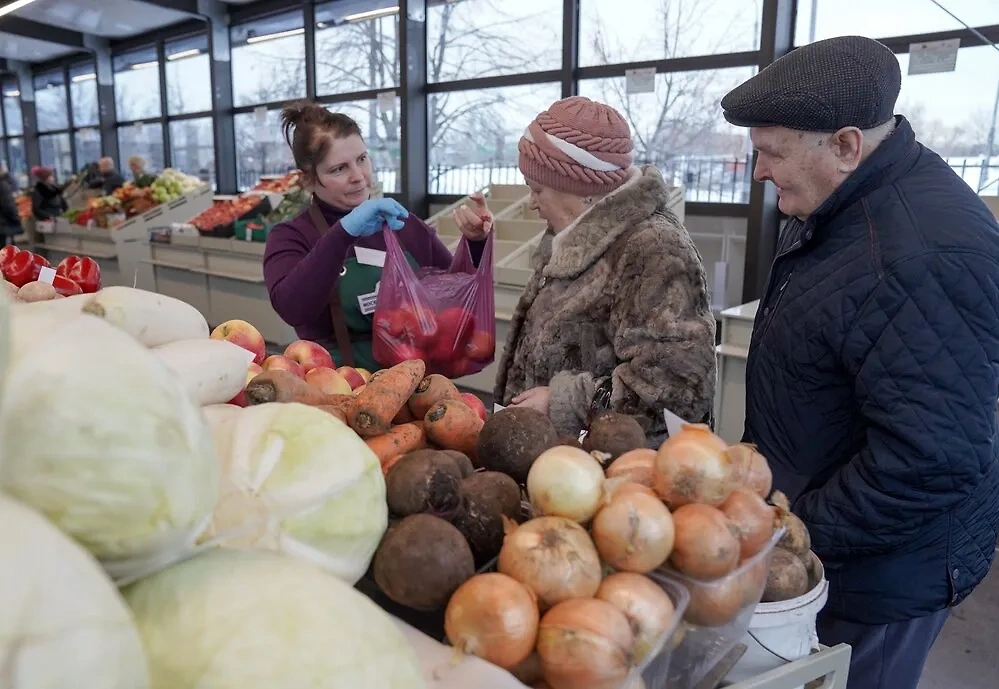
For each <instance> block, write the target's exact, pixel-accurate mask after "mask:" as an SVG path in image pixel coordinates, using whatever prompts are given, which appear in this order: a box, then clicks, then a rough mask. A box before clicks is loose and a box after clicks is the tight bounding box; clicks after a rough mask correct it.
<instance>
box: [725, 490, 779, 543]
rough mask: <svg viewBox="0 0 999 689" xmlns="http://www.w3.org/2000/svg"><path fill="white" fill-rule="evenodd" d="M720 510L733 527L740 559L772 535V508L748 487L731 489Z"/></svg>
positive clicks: (766, 541) (767, 540)
mask: <svg viewBox="0 0 999 689" xmlns="http://www.w3.org/2000/svg"><path fill="white" fill-rule="evenodd" d="M721 511H722V514H724V515H725V517H726V518H728V521H729V524H731V525H732V527H733V528H734V529H735V533H736V538H738V539H739V557H740V558H742V559H746V558H750V557H752V556H753V555H756V553H758V552H760V550H762V549H763V546H765V545H766V544H767V543H768V542H769V541H770V539H771V538H772V537H773V535H774V511H773V508H772V507H770V505H768V504H767V503H766V502H765V501H764V500H763V498H761V497H760V496H759V495H757V494H756V493H754V492H753V491H751V490H750V489H749V488H743V487H742V486H739V487H738V488H736V489H735V490H733V491H732V494H731V495H730V496H728V500H726V501H725V502H724V503H722V506H721Z"/></svg>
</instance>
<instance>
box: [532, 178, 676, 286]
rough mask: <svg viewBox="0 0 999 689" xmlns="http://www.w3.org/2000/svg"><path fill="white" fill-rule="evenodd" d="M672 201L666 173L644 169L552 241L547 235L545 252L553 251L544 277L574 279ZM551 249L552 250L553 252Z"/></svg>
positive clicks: (589, 209)
mask: <svg viewBox="0 0 999 689" xmlns="http://www.w3.org/2000/svg"><path fill="white" fill-rule="evenodd" d="M667 198H668V194H667V187H666V182H665V180H664V179H663V176H662V173H660V172H659V170H658V169H656V168H655V167H653V166H651V165H645V166H642V167H641V168H640V169H639V170H637V171H636V174H635V175H634V176H633V177H632V178H631V179H629V180H628V181H627V182H625V183H624V184H623V185H622V186H621V187H619V188H618V189H616V190H614V191H613V192H612V193H610V194H608V195H607V196H605V197H604V198H602V199H600V200H599V201H598V202H597V203H595V204H593V205H592V206H591V207H590V208H588V209H586V211H585V212H584V213H583V214H582V215H580V216H579V217H578V218H576V220H575V221H573V223H572V224H571V225H569V226H568V227H567V228H565V229H564V230H562V231H561V232H559V233H558V234H557V235H554V236H553V237H552V238H551V239H549V237H548V236H547V235H546V236H545V238H544V240H543V242H542V245H541V247H539V249H540V250H541V251H542V252H546V250H550V251H551V259H550V260H549V261H548V264H547V265H546V266H545V268H544V273H543V274H544V276H545V277H549V278H556V279H568V278H574V277H576V276H578V275H580V274H581V273H582V272H583V271H585V270H586V269H587V268H589V267H590V266H592V265H593V264H594V263H595V262H596V261H597V259H599V258H600V257H601V256H603V255H604V253H606V251H607V249H609V248H610V246H611V245H612V244H613V243H614V242H615V241H616V240H617V239H618V238H619V237H620V236H621V235H623V234H624V233H625V232H627V231H628V230H630V229H631V228H633V227H634V226H636V225H638V224H639V223H641V222H644V221H646V220H648V219H649V217H651V216H652V215H653V214H654V213H656V212H660V211H664V210H666V208H667V207H666V200H667ZM549 246H550V249H549Z"/></svg>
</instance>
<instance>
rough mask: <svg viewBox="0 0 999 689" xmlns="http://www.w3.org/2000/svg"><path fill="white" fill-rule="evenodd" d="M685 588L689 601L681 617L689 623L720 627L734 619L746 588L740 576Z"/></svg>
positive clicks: (743, 602)
mask: <svg viewBox="0 0 999 689" xmlns="http://www.w3.org/2000/svg"><path fill="white" fill-rule="evenodd" d="M687 590H689V591H690V603H689V604H688V605H687V611H686V612H685V613H684V615H683V619H684V620H685V621H687V622H689V623H690V624H696V625H699V626H702V627H720V626H722V625H724V624H728V623H729V622H731V621H732V620H734V619H735V618H736V616H737V615H738V614H739V612H740V611H741V610H742V609H743V607H744V606H745V605H746V602H745V591H746V589H745V587H744V582H743V580H742V578H740V577H725V578H724V579H720V580H718V581H712V582H710V583H697V584H693V585H690V586H688V587H687ZM762 593H763V590H762V589H760V594H762Z"/></svg>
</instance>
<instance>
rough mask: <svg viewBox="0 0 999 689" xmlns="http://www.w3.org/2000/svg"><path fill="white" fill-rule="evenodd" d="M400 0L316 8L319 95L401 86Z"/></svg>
mask: <svg viewBox="0 0 999 689" xmlns="http://www.w3.org/2000/svg"><path fill="white" fill-rule="evenodd" d="M397 5H398V0H346V2H344V1H340V2H332V3H327V4H325V5H317V6H316V89H317V90H318V92H319V94H320V95H324V94H337V93H353V92H355V91H368V90H372V89H386V88H392V87H394V86H398V84H399V53H398V47H399V41H398V26H399V8H398V7H397Z"/></svg>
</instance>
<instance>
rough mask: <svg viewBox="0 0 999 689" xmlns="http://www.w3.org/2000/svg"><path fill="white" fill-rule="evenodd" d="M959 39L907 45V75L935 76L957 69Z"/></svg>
mask: <svg viewBox="0 0 999 689" xmlns="http://www.w3.org/2000/svg"><path fill="white" fill-rule="evenodd" d="M960 47H961V39H960V38H952V39H950V40H947V41H929V42H927V43H910V44H909V74H935V73H937V72H953V71H954V70H955V69H957V51H958V48H960Z"/></svg>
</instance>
